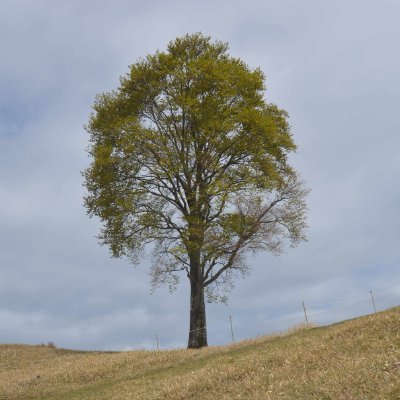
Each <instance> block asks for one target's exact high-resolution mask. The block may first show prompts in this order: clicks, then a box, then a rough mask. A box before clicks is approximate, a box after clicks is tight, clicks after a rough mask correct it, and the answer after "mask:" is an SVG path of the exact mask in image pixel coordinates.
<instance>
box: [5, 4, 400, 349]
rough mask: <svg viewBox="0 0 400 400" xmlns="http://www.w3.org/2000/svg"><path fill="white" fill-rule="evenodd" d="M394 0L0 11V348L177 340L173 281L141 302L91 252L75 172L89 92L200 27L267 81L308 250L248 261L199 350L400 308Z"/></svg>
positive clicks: (89, 225)
mask: <svg viewBox="0 0 400 400" xmlns="http://www.w3.org/2000/svg"><path fill="white" fill-rule="evenodd" d="M399 17H400V3H399V2H398V1H394V0H393V1H390V0H381V1H380V2H376V1H365V0H364V1H330V2H327V1H317V0H315V1H312V0H306V1H302V2H298V1H294V0H293V1H289V0H284V1H270V0H267V1H266V0H248V1H232V0H229V1H228V0H226V1H224V0H220V1H215V0H213V1H211V0H210V1H208V0H203V1H195V0H186V1H183V0H182V1H177V0H173V1H168V2H167V1H161V0H158V1H123V0H116V1H91V0H90V1H85V2H81V1H68V2H65V1H44V0H42V1H41V0H36V1H28V0H25V1H18V0H2V1H1V4H0V51H1V53H0V54H1V62H0V93H1V96H0V343H27V344H37V343H41V342H44V343H47V342H48V341H53V342H55V343H56V344H57V345H58V346H60V347H70V348H77V349H131V348H148V349H152V348H153V346H154V336H155V335H156V334H157V335H158V337H159V340H160V344H161V347H162V348H170V347H182V346H185V345H186V340H187V339H186V337H187V330H188V324H189V322H188V316H189V315H188V314H189V293H188V288H187V286H188V284H187V282H186V281H185V280H184V279H183V277H182V284H181V286H180V288H179V289H178V290H177V292H176V293H174V294H173V295H170V294H169V293H168V291H167V290H166V289H160V290H158V291H156V292H155V294H153V295H150V294H149V293H150V285H149V277H148V274H147V273H148V266H149V262H148V261H146V260H144V261H143V263H142V264H141V265H140V266H138V267H133V266H132V265H130V264H129V263H128V261H127V260H116V259H111V258H110V256H109V252H108V250H107V249H106V248H102V247H100V246H99V245H98V244H97V239H96V238H95V236H96V234H98V232H99V223H98V221H96V220H95V219H89V218H88V217H87V216H86V214H85V209H84V208H83V205H82V203H83V201H82V197H83V195H84V189H83V187H82V177H81V175H80V171H82V170H83V169H85V167H86V166H87V165H88V163H89V159H88V157H87V154H86V153H85V149H86V148H87V145H88V137H87V134H86V132H85V131H84V130H83V124H85V123H86V122H87V120H88V116H89V114H90V111H91V105H92V104H93V101H94V97H95V95H96V94H97V93H100V92H103V91H109V90H112V89H114V88H116V87H117V85H118V82H119V76H120V75H122V74H125V73H126V72H127V71H128V66H129V64H132V63H134V62H135V61H136V60H137V59H138V58H139V57H143V56H145V55H146V54H149V53H153V52H155V51H156V50H157V49H161V50H162V49H165V47H166V45H167V43H168V42H169V41H170V40H173V39H174V38H175V37H177V36H181V35H184V34H185V33H193V32H198V31H201V32H203V33H204V34H206V35H210V36H212V38H214V39H219V40H223V41H227V42H229V43H230V53H231V54H232V55H234V56H237V57H240V58H242V59H243V60H244V61H246V62H247V63H248V64H249V65H250V66H252V67H258V66H259V67H261V69H262V70H263V71H264V72H265V74H266V76H267V86H268V91H267V93H266V98H267V100H268V101H270V102H274V103H277V104H278V105H279V106H280V107H282V108H284V109H286V110H287V111H288V112H289V114H290V123H291V126H292V132H293V135H294V138H295V141H296V142H297V144H298V145H299V149H298V152H297V154H295V155H294V156H293V157H292V163H293V164H294V165H295V167H296V168H297V169H298V170H299V171H300V172H301V174H302V175H303V177H304V179H305V180H306V181H307V184H308V186H309V187H310V188H311V189H312V192H311V194H310V196H309V207H310V211H309V226H310V228H309V232H308V238H309V241H308V242H307V243H305V244H303V245H301V246H299V247H298V248H295V249H290V248H289V249H287V252H286V253H285V254H284V255H282V256H280V257H278V258H277V257H273V256H270V255H268V254H259V255H257V256H256V257H254V258H253V259H250V260H249V262H250V265H251V266H252V273H251V275H250V276H249V277H247V278H246V279H244V280H241V279H239V280H238V281H237V282H236V287H235V289H234V290H233V292H232V294H231V298H230V302H229V305H228V306H225V305H222V304H212V305H208V332H209V343H210V344H224V343H228V342H229V341H230V331H229V319H228V316H229V315H232V317H233V322H234V329H235V335H236V337H237V338H238V339H240V338H246V337H253V336H256V335H260V334H265V333H270V332H276V331H281V330H284V329H287V328H288V327H290V326H293V325H295V324H298V323H301V322H303V311H302V301H304V302H305V303H306V306H307V308H308V312H309V318H310V319H311V320H312V321H313V322H315V323H318V324H326V323H330V322H334V321H339V320H342V319H345V318H350V317H353V316H356V315H362V314H366V313H370V312H372V311H373V309H372V304H371V299H370V293H369V291H370V290H373V291H374V294H375V300H376V305H377V307H378V309H384V308H386V307H389V306H393V305H398V304H399V303H400V282H399V273H398V271H399V266H400V245H399V238H400V213H399V204H400V202H399V198H400V184H399V181H400V161H399V160H400V158H399V150H400V135H399V132H400V113H399V110H398V107H399V103H400V101H399V100H400V76H399V71H400V54H399V52H398V44H399V43H400V25H399V24H398V21H399Z"/></svg>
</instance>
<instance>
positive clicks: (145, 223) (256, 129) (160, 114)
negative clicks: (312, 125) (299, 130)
mask: <svg viewBox="0 0 400 400" xmlns="http://www.w3.org/2000/svg"><path fill="white" fill-rule="evenodd" d="M227 50H228V45H227V44H226V43H222V42H212V41H211V39H210V38H209V37H205V36H203V35H202V34H193V35H186V36H184V37H182V38H177V39H176V40H174V41H172V42H171V43H169V45H168V48H167V51H165V52H160V51H158V52H156V53H155V54H154V55H149V56H147V57H146V58H145V59H141V60H139V61H138V62H136V63H135V64H133V65H131V66H130V72H129V73H128V74H127V75H126V76H123V77H122V78H121V80H120V86H119V88H118V89H117V90H115V91H113V92H111V93H106V94H101V95H99V96H97V99H96V102H95V104H94V107H93V108H94V111H93V113H92V115H91V117H90V121H89V124H88V126H87V131H88V133H89V134H90V142H91V145H90V148H89V154H90V156H91V158H92V163H91V165H90V166H89V167H88V168H87V170H86V171H85V172H84V176H85V185H86V188H87V190H88V194H87V196H86V198H85V205H86V207H87V209H88V213H89V215H91V216H98V217H99V218H100V220H101V221H102V223H103V228H102V231H101V235H100V239H101V242H102V244H105V245H107V246H109V248H110V250H111V253H112V255H113V256H115V257H121V256H128V257H129V258H131V260H132V261H133V262H138V261H140V259H141V256H142V254H143V249H144V248H145V246H146V245H147V244H150V243H153V246H152V251H153V259H152V269H151V276H152V283H153V285H154V286H157V285H159V284H162V283H167V284H168V285H169V286H170V287H171V288H173V287H174V286H175V285H176V284H177V283H178V281H179V276H180V273H181V272H183V273H184V274H185V275H186V276H187V278H188V280H189V283H190V328H189V341H188V347H189V348H199V347H202V346H206V345H207V332H206V310H205V296H206V298H207V299H208V300H209V301H218V300H222V301H223V300H225V299H226V293H227V290H228V289H229V288H230V287H231V286H232V278H233V277H234V276H235V275H237V273H241V274H246V272H247V266H246V255H247V254H248V253H249V252H255V251H259V250H266V251H269V252H272V253H275V254H276V253H279V252H281V251H282V245H283V243H284V242H285V241H287V240H288V241H289V242H290V243H291V244H292V245H296V244H297V243H299V242H300V241H301V240H304V229H305V227H306V224H305V216H306V204H305V196H306V194H307V190H306V189H305V188H304V185H303V183H302V181H301V180H300V179H298V177H297V175H296V172H295V171H294V170H293V168H291V167H290V166H289V165H288V162H287V155H288V153H290V152H292V151H294V150H295V149H296V146H295V144H294V142H293V139H292V135H291V133H290V129H289V125H288V122H287V114H286V112H285V111H283V110H281V109H279V108H278V107H277V106H276V105H274V104H270V103H267V102H266V100H265V99H264V92H265V86H264V75H263V73H262V71H261V70H260V69H251V68H249V66H248V65H247V64H245V63H244V62H243V61H241V60H240V59H238V58H233V57H231V56H229V54H228V52H227Z"/></svg>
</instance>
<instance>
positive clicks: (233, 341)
mask: <svg viewBox="0 0 400 400" xmlns="http://www.w3.org/2000/svg"><path fill="white" fill-rule="evenodd" d="M229 322H230V323H231V335H232V343H235V337H234V336H233V327H232V316H231V315H230V316H229Z"/></svg>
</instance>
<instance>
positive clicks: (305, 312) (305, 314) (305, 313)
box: [303, 301, 308, 327]
mask: <svg viewBox="0 0 400 400" xmlns="http://www.w3.org/2000/svg"><path fill="white" fill-rule="evenodd" d="M303 310H304V317H305V319H306V325H307V327H308V318H307V311H306V305H305V304H304V301H303Z"/></svg>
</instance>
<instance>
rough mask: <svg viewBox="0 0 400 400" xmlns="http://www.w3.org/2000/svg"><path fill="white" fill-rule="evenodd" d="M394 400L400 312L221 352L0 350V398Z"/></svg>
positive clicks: (399, 395) (399, 391) (398, 390)
mask: <svg viewBox="0 0 400 400" xmlns="http://www.w3.org/2000/svg"><path fill="white" fill-rule="evenodd" d="M28 398H29V399H96V400H97V399H124V400H125V399H138V400H143V399H154V400H156V399H166V400H168V399H170V400H179V399H181V400H184V399H193V400H194V399H196V400H198V399H213V400H214V399H218V400H219V399H226V400H228V399H260V400H261V399H263V400H268V399H271V400H272V399H287V400H289V399H290V400H292V399H304V400H309V399H316V400H317V399H318V400H329V399H330V400H359V399H360V400H367V399H369V400H379V399H381V400H390V399H393V400H394V399H400V308H394V309H391V310H388V311H385V312H381V313H378V314H376V315H370V316H367V317H363V318H358V319H354V320H350V321H345V322H343V323H340V324H335V325H331V326H328V327H322V328H304V329H294V330H292V331H291V332H288V333H286V334H284V335H276V336H267V337H261V338H257V339H255V340H250V341H244V342H241V343H238V344H236V345H231V346H226V347H209V348H204V349H201V350H171V351H161V352H154V351H153V352H151V351H132V352H123V353H106V352H76V351H69V350H62V349H54V348H48V347H40V346H21V345H3V346H0V399H2V400H3V399H10V400H11V399H28Z"/></svg>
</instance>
